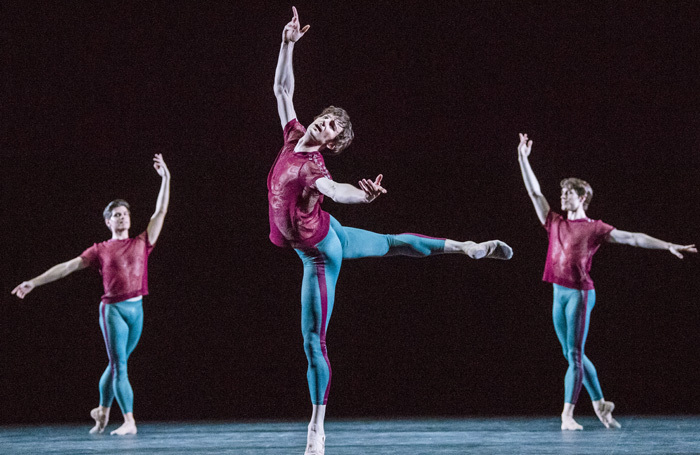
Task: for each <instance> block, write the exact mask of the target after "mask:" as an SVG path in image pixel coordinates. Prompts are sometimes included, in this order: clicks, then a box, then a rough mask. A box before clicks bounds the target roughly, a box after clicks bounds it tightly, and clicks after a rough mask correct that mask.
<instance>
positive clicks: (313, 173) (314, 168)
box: [299, 153, 333, 187]
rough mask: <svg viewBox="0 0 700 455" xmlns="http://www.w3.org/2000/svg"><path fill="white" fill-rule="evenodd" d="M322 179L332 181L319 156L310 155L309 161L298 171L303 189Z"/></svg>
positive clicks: (316, 154)
mask: <svg viewBox="0 0 700 455" xmlns="http://www.w3.org/2000/svg"><path fill="white" fill-rule="evenodd" d="M323 177H325V178H327V179H330V180H333V178H332V177H331V174H330V173H329V172H328V169H326V164H325V163H324V162H323V157H322V156H321V154H320V153H313V154H310V156H309V160H308V161H307V162H306V163H304V165H303V166H302V167H301V169H300V170H299V178H300V179H301V181H302V182H303V183H304V186H305V187H312V186H314V184H315V183H316V180H318V179H320V178H323Z"/></svg>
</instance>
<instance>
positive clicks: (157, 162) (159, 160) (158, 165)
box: [153, 153, 170, 177]
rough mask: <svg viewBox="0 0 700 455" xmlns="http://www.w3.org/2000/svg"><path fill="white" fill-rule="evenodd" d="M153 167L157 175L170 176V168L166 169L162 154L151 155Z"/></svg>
mask: <svg viewBox="0 0 700 455" xmlns="http://www.w3.org/2000/svg"><path fill="white" fill-rule="evenodd" d="M153 167H154V168H155V170H156V172H157V173H158V175H160V176H161V177H165V176H168V177H170V170H169V169H168V166H166V164H165V161H164V160H163V155H161V154H160V153H156V154H155V156H154V157H153Z"/></svg>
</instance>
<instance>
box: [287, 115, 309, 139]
mask: <svg viewBox="0 0 700 455" xmlns="http://www.w3.org/2000/svg"><path fill="white" fill-rule="evenodd" d="M304 133H306V128H304V127H303V126H302V124H301V123H299V121H298V120H297V119H296V118H293V119H291V120H290V121H289V122H288V123H287V124H286V125H285V126H284V130H283V135H284V144H285V145H287V144H288V143H289V142H293V141H298V140H299V139H301V138H302V136H304Z"/></svg>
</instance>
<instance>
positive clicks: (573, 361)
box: [564, 348, 583, 370]
mask: <svg viewBox="0 0 700 455" xmlns="http://www.w3.org/2000/svg"><path fill="white" fill-rule="evenodd" d="M564 356H565V357H566V360H567V361H568V362H569V365H571V367H572V368H574V369H576V370H580V369H583V352H582V351H581V349H579V348H570V349H568V350H567V351H565V353H564Z"/></svg>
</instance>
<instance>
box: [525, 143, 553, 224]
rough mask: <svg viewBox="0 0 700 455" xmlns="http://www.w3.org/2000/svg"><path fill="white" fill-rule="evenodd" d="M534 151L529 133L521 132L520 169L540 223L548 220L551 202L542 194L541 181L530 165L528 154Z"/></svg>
mask: <svg viewBox="0 0 700 455" xmlns="http://www.w3.org/2000/svg"><path fill="white" fill-rule="evenodd" d="M531 151H532V141H528V140H527V134H523V133H520V145H518V162H520V171H521V172H522V174H523V181H524V182H525V188H527V194H528V195H529V196H530V199H531V200H532V204H533V205H534V206H535V211H536V212H537V217H538V218H539V219H540V223H542V224H544V223H545V221H546V220H547V214H548V213H549V202H547V199H545V197H544V196H543V195H542V190H541V189H540V183H539V182H538V181H537V177H535V173H534V172H533V171H532V168H531V167H530V161H529V160H528V156H530V152H531Z"/></svg>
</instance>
